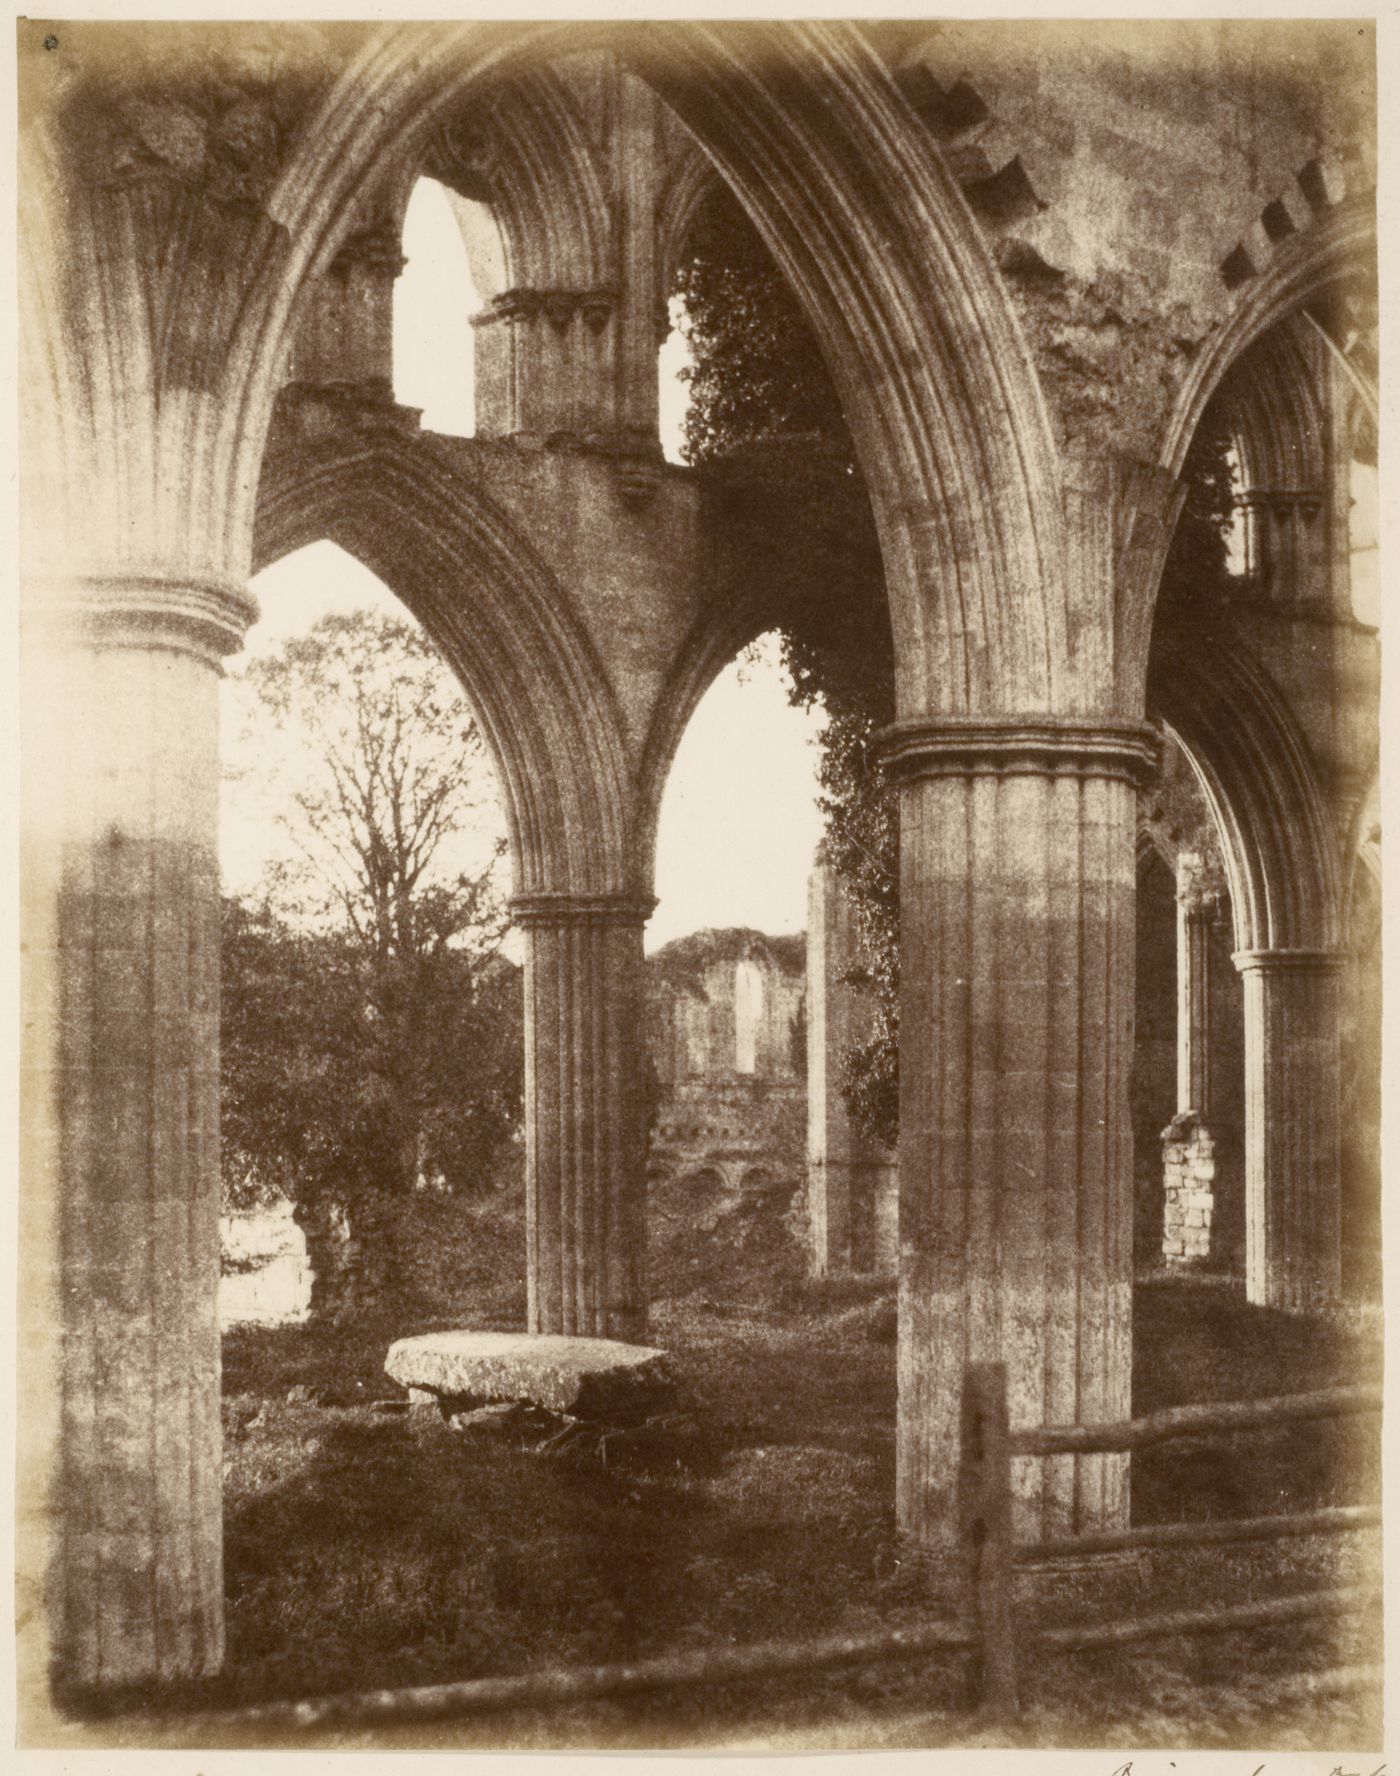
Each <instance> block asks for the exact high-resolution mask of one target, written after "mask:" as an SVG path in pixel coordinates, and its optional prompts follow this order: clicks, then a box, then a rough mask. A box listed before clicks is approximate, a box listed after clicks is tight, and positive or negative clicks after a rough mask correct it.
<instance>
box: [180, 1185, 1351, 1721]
mask: <svg viewBox="0 0 1400 1776" xmlns="http://www.w3.org/2000/svg"><path fill="white" fill-rule="evenodd" d="M423 1214H424V1217H425V1219H424V1223H423V1225H422V1227H420V1229H419V1233H420V1240H419V1247H420V1250H421V1253H422V1263H421V1264H420V1265H418V1266H416V1267H415V1276H416V1278H417V1290H416V1293H415V1296H414V1298H413V1299H412V1300H411V1301H407V1302H405V1303H404V1305H403V1309H402V1312H401V1315H400V1317H399V1319H398V1321H397V1323H396V1324H395V1325H393V1326H392V1327H385V1326H364V1327H362V1328H360V1329H358V1330H357V1331H356V1332H355V1333H354V1334H351V1335H347V1334H344V1333H335V1334H328V1333H324V1332H321V1331H319V1330H316V1329H313V1328H310V1327H289V1328H281V1329H274V1330H254V1329H243V1330H239V1331H236V1332H234V1333H232V1334H230V1335H229V1336H228V1338H227V1339H226V1340H225V1362H224V1386H225V1439H226V1440H225V1468H226V1481H225V1501H226V1552H225V1560H226V1584H227V1596H228V1665H227V1670H226V1673H225V1674H224V1675H223V1676H222V1677H221V1678H220V1679H219V1680H217V1682H215V1683H212V1684H208V1685H204V1686H201V1687H200V1688H199V1689H198V1691H197V1692H196V1691H186V1692H183V1693H182V1694H179V1695H175V1694H171V1695H168V1696H165V1697H162V1698H161V1699H160V1703H159V1706H160V1708H161V1710H162V1711H164V1710H166V1709H169V1708H171V1707H175V1708H183V1707H186V1706H189V1705H190V1704H196V1705H198V1706H199V1707H203V1708H208V1707H220V1708H222V1707H228V1706H238V1705H242V1704H248V1703H255V1702H265V1701H271V1700H276V1699H281V1698H293V1697H299V1696H306V1695H324V1694H329V1693H332V1692H336V1691H344V1690H357V1689H365V1688H379V1687H385V1686H397V1685H409V1684H427V1683H437V1682H445V1681H451V1680H454V1679H459V1678H466V1677H472V1676H479V1675H487V1674H495V1673H514V1672H522V1671H526V1670H530V1669H542V1668H544V1667H547V1666H551V1665H555V1664H566V1663H567V1664H577V1663H594V1662H597V1663H603V1662H612V1661H617V1660H632V1659H636V1658H638V1657H640V1656H643V1655H646V1654H651V1653H657V1652H662V1651H668V1650H675V1649H682V1648H692V1647H700V1646H709V1645H731V1644H741V1643H743V1642H747V1641H757V1640H763V1639H767V1638H784V1639H791V1638H804V1637H807V1636H816V1635H822V1634H828V1633H836V1632H840V1631H846V1630H850V1631H858V1630H863V1629H872V1628H876V1627H879V1626H881V1625H886V1624H888V1625H894V1624H896V1623H900V1622H905V1621H912V1620H914V1619H916V1618H918V1617H919V1616H920V1615H921V1614H923V1613H927V1611H928V1610H929V1608H930V1607H934V1608H938V1607H943V1606H945V1605H947V1604H948V1603H949V1602H950V1601H951V1597H950V1592H949V1582H948V1581H947V1580H946V1579H940V1577H939V1576H938V1575H937V1574H936V1573H933V1572H931V1571H930V1570H929V1569H928V1568H927V1567H925V1566H924V1565H922V1564H921V1563H919V1562H917V1561H915V1560H914V1559H912V1558H911V1557H910V1555H909V1553H908V1551H907V1550H906V1549H905V1548H903V1547H902V1546H901V1544H900V1542H899V1541H898V1539H897V1538H896V1535H895V1528H894V1521H893V1494H894V1422H895V1381H894V1348H893V1317H892V1311H891V1309H890V1307H889V1304H888V1302H887V1300H886V1301H882V1300H881V1299H880V1298H878V1297H877V1296H876V1295H875V1294H874V1293H873V1291H872V1290H871V1288H870V1287H868V1286H857V1285H847V1286H846V1287H844V1288H841V1287H837V1288H826V1289H816V1288H811V1287H803V1286H802V1285H801V1283H800V1282H799V1280H798V1272H797V1266H796V1263H795V1261H794V1260H792V1255H791V1253H790V1252H788V1250H787V1248H786V1247H784V1246H783V1245H782V1243H781V1241H779V1240H776V1239H775V1235H774V1232H773V1223H772V1218H771V1217H766V1218H765V1217H758V1218H757V1219H755V1218H753V1217H750V1218H749V1219H748V1220H747V1221H738V1222H733V1224H730V1223H729V1222H727V1221H726V1220H725V1218H723V1217H721V1218H719V1219H717V1220H716V1221H715V1222H714V1223H713V1224H712V1225H711V1226H710V1227H708V1229H706V1230H703V1237H700V1236H692V1237H691V1238H689V1239H688V1240H687V1239H686V1238H684V1237H683V1236H682V1234H681V1233H680V1232H678V1230H677V1225H676V1223H675V1219H674V1217H672V1218H669V1219H667V1218H663V1222H662V1227H661V1233H662V1238H661V1239H660V1241H659V1246H660V1251H659V1254H658V1257H659V1264H658V1277H659V1281H658V1288H659V1290H660V1292H661V1297H662V1298H661V1299H659V1300H657V1301H656V1302H655V1303H654V1307H653V1336H654V1341H655V1342H656V1343H658V1344H660V1345H662V1346H664V1347H665V1348H666V1349H668V1350H670V1351H671V1352H673V1353H674V1357H675V1362H676V1365H677V1368H678V1370H679V1371H680V1373H681V1374H682V1375H683V1376H684V1378H685V1380H686V1382H687V1383H688V1385H689V1386H690V1388H691V1389H692V1390H693V1392H694V1393H695V1395H696V1396H697V1397H698V1398H699V1400H700V1401H701V1403H702V1405H703V1418H704V1421H705V1423H706V1424H707V1425H708V1427H709V1444H708V1448H709V1460H708V1461H706V1462H702V1463H701V1464H700V1466H699V1467H698V1468H697V1469H696V1470H695V1471H679V1470H675V1469H671V1470H669V1471H658V1472H650V1473H647V1472H638V1471H632V1472H627V1471H624V1472H618V1471H611V1472H609V1471H605V1470H603V1469H602V1468H600V1467H596V1466H594V1467H585V1468H573V1467H566V1466H562V1465H559V1464H556V1463H553V1462H550V1461H547V1460H544V1459H542V1458H540V1457H538V1456H535V1455H532V1454H529V1453H523V1452H518V1451H515V1450H512V1449H511V1448H509V1447H506V1446H502V1445H500V1444H479V1443H473V1442H470V1441H463V1440H462V1439H460V1438H457V1437H454V1436H453V1435H452V1434H451V1433H450V1432H449V1431H448V1430H447V1429H446V1428H445V1427H444V1426H443V1425H442V1424H441V1422H440V1421H439V1420H438V1419H437V1416H436V1414H434V1413H430V1412H425V1411H412V1412H408V1411H399V1412H388V1411H383V1410H376V1407H375V1404H374V1403H375V1402H376V1401H378V1400H383V1399H385V1398H386V1397H387V1396H389V1395H391V1394H393V1393H395V1392H396V1391H397V1390H395V1389H394V1388H393V1386H392V1384H390V1383H389V1382H388V1381H387V1380H386V1378H385V1377H384V1375H383V1370H382V1364H383V1358H384V1351H385V1347H386V1344H387V1342H388V1339H389V1337H390V1336H391V1335H401V1334H405V1333H409V1332H415V1331H423V1330H429V1329H432V1328H434V1327H439V1326H446V1325H453V1324H458V1325H460V1324H472V1325H477V1326H483V1327H489V1326H493V1325H497V1326H507V1327H509V1326H516V1325H519V1324H520V1323H521V1321H522V1319H523V1283H522V1281H521V1279H520V1264H519V1260H520V1253H521V1251H522V1249H523V1241H522V1240H521V1239H520V1234H519V1227H518V1220H517V1217H516V1215H515V1213H514V1212H513V1210H512V1208H511V1205H510V1204H509V1203H505V1204H503V1203H502V1202H500V1201H498V1202H497V1203H495V1204H494V1205H490V1206H488V1207H487V1208H485V1209H481V1210H475V1211H464V1210H462V1209H461V1208H460V1207H458V1206H455V1205H452V1204H435V1205H434V1204H429V1205H425V1208H424V1210H423ZM1135 1311H1136V1333H1135V1349H1136V1352H1137V1361H1136V1367H1135V1373H1134V1405H1135V1410H1137V1411H1150V1410H1152V1409H1154V1408H1156V1407H1159V1406H1163V1405H1168V1404H1173V1403H1177V1402H1181V1401H1186V1400H1204V1399H1214V1398H1236V1397H1244V1396H1247V1395H1252V1394H1264V1393H1278V1392H1288V1391H1293V1390H1295V1389H1299V1388H1304V1387H1315V1386H1325V1385H1328V1384H1331V1383H1335V1382H1339V1381H1344V1380H1347V1381H1349V1380H1355V1379H1358V1378H1359V1377H1361V1376H1362V1375H1373V1374H1375V1373H1376V1371H1377V1365H1378V1357H1377V1355H1376V1353H1375V1351H1374V1349H1373V1348H1372V1346H1371V1344H1370V1342H1369V1341H1368V1340H1367V1339H1366V1338H1365V1336H1364V1335H1362V1334H1360V1333H1358V1332H1357V1331H1356V1330H1355V1329H1352V1330H1350V1331H1346V1330H1344V1329H1342V1328H1340V1327H1334V1326H1327V1325H1322V1324H1318V1323H1313V1322H1307V1321H1302V1320H1298V1319H1294V1318H1290V1317H1288V1316H1284V1315H1275V1314H1270V1313H1267V1312H1264V1311H1261V1310H1258V1309H1252V1308H1248V1307H1246V1306H1245V1304H1244V1303H1243V1301H1242V1300H1241V1299H1240V1298H1239V1296H1238V1295H1236V1294H1235V1293H1233V1292H1232V1291H1230V1290H1229V1289H1227V1288H1225V1287H1223V1286H1221V1285H1220V1284H1218V1283H1208V1282H1191V1281H1187V1280H1178V1279H1171V1280H1167V1279H1163V1280H1160V1281H1153V1282H1149V1283H1146V1284H1144V1285H1143V1286H1141V1287H1140V1288H1139V1290H1138V1292H1137V1298H1136V1309H1135ZM1376 1461H1377V1454H1376V1449H1375V1445H1374V1438H1373V1437H1371V1436H1369V1435H1368V1434H1367V1433H1365V1432H1360V1431H1358V1430H1357V1429H1356V1427H1355V1426H1353V1427H1352V1428H1350V1429H1346V1428H1343V1427H1338V1426H1332V1427H1326V1426H1323V1427H1319V1426H1316V1425H1313V1426H1294V1427H1288V1428H1283V1429H1280V1430H1279V1431H1277V1432H1275V1433H1273V1434H1272V1435H1270V1436H1268V1437H1265V1438H1257V1437H1256V1438H1253V1439H1251V1440H1250V1442H1249V1443H1248V1445H1240V1444H1237V1445H1235V1446H1233V1447H1230V1448H1227V1449H1216V1448H1211V1447H1207V1446H1204V1445H1201V1444H1195V1445H1189V1444H1183V1445H1172V1446H1168V1447H1167V1448H1165V1449H1163V1450H1160V1451H1153V1452H1150V1453H1146V1452H1145V1453H1142V1454H1140V1455H1139V1456H1138V1457H1136V1458H1135V1460H1134V1467H1133V1494H1134V1515H1135V1517H1137V1518H1138V1519H1139V1520H1141V1521H1156V1520H1161V1519H1165V1518H1174V1517H1183V1516H1235V1515H1240V1514H1243V1513H1245V1512H1258V1511H1265V1510H1281V1509H1285V1508H1295V1507H1301V1506H1302V1505H1304V1504H1305V1503H1314V1502H1316V1503H1323V1502H1347V1501H1351V1500H1355V1499H1358V1498H1360V1497H1361V1496H1363V1495H1364V1494H1365V1493H1366V1491H1367V1489H1368V1488H1374V1486H1375V1473H1376ZM1376 1557H1377V1550H1376V1548H1375V1547H1374V1546H1373V1545H1372V1543H1371V1541H1370V1539H1369V1538H1365V1537H1360V1536H1356V1537H1351V1538H1346V1539H1342V1538H1332V1539H1331V1540H1328V1539H1325V1538H1314V1539H1312V1540H1305V1541H1296V1542H1292V1543H1283V1544H1274V1545H1273V1546H1269V1545H1267V1544H1266V1545H1263V1546H1260V1547H1255V1548H1252V1549H1251V1548H1243V1549H1237V1550H1229V1549H1219V1548H1216V1549H1205V1550H1199V1551H1196V1552H1195V1553H1194V1554H1193V1553H1190V1552H1186V1551H1180V1550H1173V1551H1172V1552H1171V1553H1170V1555H1163V1556H1158V1557H1156V1558H1155V1559H1154V1560H1148V1561H1144V1562H1142V1563H1141V1564H1140V1565H1134V1566H1129V1567H1125V1566H1122V1565H1120V1566H1118V1567H1114V1568H1109V1569H1107V1570H1102V1571H1094V1572H1091V1573H1084V1572H1080V1573H1068V1574H1066V1573H1061V1574H1059V1575H1053V1576H1051V1577H1050V1578H1049V1579H1045V1580H1041V1581H1039V1583H1038V1586H1036V1585H1027V1588H1026V1591H1025V1594H1024V1597H1023V1611H1024V1614H1025V1615H1026V1617H1027V1618H1031V1617H1033V1616H1035V1615H1036V1614H1037V1613H1040V1612H1046V1611H1049V1612H1052V1613H1053V1614H1054V1616H1055V1619H1057V1620H1063V1619H1067V1618H1068V1617H1070V1616H1073V1615H1080V1614H1083V1615H1087V1616H1089V1617H1093V1618H1095V1619H1097V1618H1101V1617H1103V1616H1104V1615H1106V1614H1122V1613H1127V1612H1129V1611H1131V1612H1132V1613H1143V1612H1144V1611H1145V1610H1147V1609H1149V1608H1150V1609H1154V1610H1155V1609H1159V1608H1173V1607H1200V1606H1201V1605H1202V1604H1203V1603H1209V1602H1210V1601H1211V1600H1217V1601H1220V1602H1222V1603H1223V1602H1226V1601H1229V1602H1234V1601H1238V1600H1240V1599H1242V1598H1244V1597H1246V1596H1249V1595H1251V1594H1271V1593H1282V1592H1286V1591H1290V1590H1297V1589H1309V1588H1312V1587H1314V1586H1316V1585H1319V1584H1327V1583H1330V1582H1335V1581H1336V1580H1338V1579H1339V1578H1340V1579H1346V1578H1348V1577H1350V1576H1353V1575H1354V1574H1356V1573H1357V1572H1362V1573H1364V1572H1365V1570H1366V1568H1367V1567H1368V1564H1369V1563H1371V1562H1373V1561H1374V1560H1375V1558H1376ZM1376 1656H1377V1654H1376V1651H1375V1647H1374V1644H1373V1642H1372V1641H1371V1640H1368V1638H1367V1636H1366V1634H1365V1633H1363V1632H1362V1631H1360V1630H1356V1629H1353V1630H1342V1629H1339V1628H1338V1627H1336V1626H1335V1625H1333V1626H1321V1627H1317V1628H1312V1627H1305V1628H1300V1627H1298V1626H1296V1625H1294V1626H1290V1627H1289V1628H1288V1629H1286V1630H1280V1631H1278V1632H1276V1633H1273V1634H1269V1633H1264V1632H1258V1633H1252V1634H1248V1635H1231V1636H1211V1637H1207V1638H1202V1639H1197V1640H1194V1641H1187V1640H1183V1641H1179V1642H1176V1643H1165V1644H1158V1645H1154V1646H1151V1647H1147V1648H1143V1649H1139V1650H1137V1651H1136V1652H1133V1653H1126V1652H1125V1653H1123V1654H1119V1655H1105V1654H1095V1655H1081V1656H1078V1657H1077V1658H1074V1659H1063V1658H1062V1659H1059V1660H1054V1661H1042V1662H1038V1663H1032V1665H1031V1668H1030V1669H1029V1670H1028V1671H1027V1674H1026V1682H1025V1696H1024V1702H1025V1711H1024V1716H1023V1718H1022V1720H1021V1721H1020V1722H1019V1723H1018V1725H1017V1727H1016V1728H1015V1730H1014V1732H1013V1731H1012V1730H1010V1729H1008V1728H1007V1727H1006V1726H1004V1725H1002V1726H999V1727H997V1728H995V1729H991V1730H983V1729H979V1728H977V1727H976V1726H975V1725H974V1724H973V1723H972V1722H970V1721H969V1719H968V1717H967V1715H966V1713H965V1712H964V1711H963V1710H964V1704H965V1701H966V1674H965V1672H964V1671H962V1670H961V1669H960V1668H959V1665H958V1662H957V1661H956V1660H954V1661H946V1660H945V1661H944V1663H943V1665H942V1667H941V1668H939V1667H936V1666H931V1665H930V1666H926V1667H924V1668H922V1669H919V1668H912V1669H902V1670H893V1669H884V1670H874V1669H872V1670H869V1671H864V1672H854V1673H849V1674H836V1675H832V1674H826V1675H823V1676H821V1677H820V1678H815V1677H814V1678H807V1679H798V1680H793V1679H786V1680H783V1681H781V1682H775V1683H769V1684H764V1685H748V1686H743V1687H742V1688H735V1689H733V1690H728V1691H717V1692H698V1693H695V1694H693V1695H691V1696H689V1697H686V1696H675V1695H671V1696H654V1697H650V1698H642V1699H636V1700H630V1701H628V1702H626V1703H622V1702H614V1703H606V1704H602V1703H599V1704H592V1705H589V1706H580V1707H575V1708H572V1709H569V1710H567V1711H563V1712H559V1713H556V1714H551V1715H550V1716H548V1717H547V1718H540V1719H533V1720H522V1719H519V1718H504V1717H496V1718H492V1719H484V1720H481V1721H477V1722H474V1723H463V1724H455V1725H454V1726H453V1727H452V1728H451V1729H450V1730H449V1729H441V1728H439V1729H435V1730H426V1729H421V1728H420V1729H417V1730H416V1731H409V1730H407V1729H405V1730H402V1731H398V1732H396V1733H395V1734H393V1735H388V1736H383V1735H381V1736H380V1739H379V1740H378V1741H377V1742H382V1743H384V1744H386V1745H394V1744H399V1745H408V1744H452V1745H474V1746H481V1747H484V1746H490V1745H511V1746H516V1747H520V1748H527V1747H532V1748H544V1747H548V1746H554V1747H558V1746H575V1747H585V1746H609V1747H662V1746H665V1747H683V1746H688V1745H693V1746H700V1745H718V1744H725V1745H731V1744H740V1743H749V1744H756V1743H760V1742H761V1743H764V1744H769V1745H774V1746H778V1745H781V1746H782V1747H783V1748H785V1749H794V1748H796V1747H798V1746H801V1745H812V1746H836V1745H840V1746H843V1747H847V1748H851V1747H857V1746H896V1745H935V1744H977V1743H992V1744H997V1743H1001V1744H1009V1743H1027V1744H1059V1745H1084V1744H1096V1745H1105V1746H1123V1747H1129V1748H1131V1747H1133V1746H1137V1747H1140V1748H1145V1747H1147V1746H1150V1745H1154V1744H1158V1745H1198V1746H1212V1745H1221V1746H1224V1745H1231V1744H1235V1745H1248V1746H1251V1747H1259V1748H1267V1749H1281V1748H1284V1747H1289V1746H1291V1747H1297V1748H1301V1747H1304V1746H1315V1747H1318V1748H1325V1747H1331V1748H1336V1747H1339V1746H1345V1747H1355V1746H1358V1745H1366V1744H1370V1743H1375V1742H1378V1739H1379V1722H1378V1719H1377V1718H1376V1708H1377V1707H1378V1700H1377V1699H1376V1698H1374V1697H1372V1696H1369V1695H1368V1694H1367V1693H1365V1692H1363V1693H1361V1694H1359V1695H1358V1694H1356V1693H1348V1694H1344V1695H1341V1696H1339V1697H1335V1698H1323V1697H1319V1696H1317V1695H1309V1694H1308V1693H1306V1687H1305V1683H1304V1679H1305V1676H1306V1674H1307V1673H1308V1672H1310V1671H1311V1672H1315V1671H1318V1670H1321V1669H1323V1668H1326V1667H1330V1666H1336V1665H1351V1664H1357V1663H1363V1662H1366V1661H1368V1660H1371V1659H1374V1658H1375V1657H1376ZM152 1701H153V1702H154V1699H152Z"/></svg>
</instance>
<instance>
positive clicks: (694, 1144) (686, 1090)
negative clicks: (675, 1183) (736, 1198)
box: [647, 929, 806, 1191]
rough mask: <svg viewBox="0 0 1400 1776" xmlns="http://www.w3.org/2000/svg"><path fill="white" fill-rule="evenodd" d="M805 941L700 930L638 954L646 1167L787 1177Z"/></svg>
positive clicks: (797, 1152) (790, 1174)
mask: <svg viewBox="0 0 1400 1776" xmlns="http://www.w3.org/2000/svg"><path fill="white" fill-rule="evenodd" d="M805 970H806V948H805V939H804V938H802V937H765V936H764V935H763V934H762V933H761V932H757V931H748V930H742V929H740V930H724V931H698V932H695V933H693V934H692V935H691V936H689V937H683V938H677V939H676V940H675V942H674V943H670V944H667V945H666V946H665V947H664V948H663V949H661V950H658V951H657V952H656V954H655V955H654V956H651V957H650V958H649V959H648V962H647V1052H648V1056H649V1059H650V1065H651V1067H652V1070H653V1074H654V1110H653V1116H652V1133H651V1151H650V1168H649V1169H650V1171H651V1175H652V1176H653V1178H668V1177H669V1178H678V1179H682V1180H683V1179H684V1177H685V1175H686V1174H688V1173H695V1172H701V1171H713V1172H715V1173H717V1174H718V1175H719V1176H720V1178H721V1179H722V1180H723V1182H724V1184H725V1185H726V1187H727V1188H728V1189H730V1190H731V1191H739V1190H742V1189H744V1188H746V1187H750V1186H757V1185H768V1184H774V1183H795V1182H796V1180H797V1178H798V1177H799V1176H800V1172H801V1162H802V1150H803V1130H804V1125H805V1116H806V1055H805V1048H804V1035H803V1029H804V1025H803V1017H804V1004H805V998H806V980H805Z"/></svg>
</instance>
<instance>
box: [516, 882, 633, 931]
mask: <svg viewBox="0 0 1400 1776" xmlns="http://www.w3.org/2000/svg"><path fill="white" fill-rule="evenodd" d="M655 910H656V897H655V896H654V895H651V894H570V893H568V892H565V891H558V892H552V891H549V890H542V891H540V892H538V893H534V894H516V895H513V896H512V898H511V901H510V914H511V918H512V919H513V920H514V921H515V923H516V924H517V925H519V926H521V927H523V928H524V929H526V930H531V929H537V928H539V927H541V926H558V925H589V926H596V925H623V926H626V925H638V926H640V925H645V924H646V922H647V920H648V919H649V918H650V917H651V915H652V913H653V912H654V911H655Z"/></svg>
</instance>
